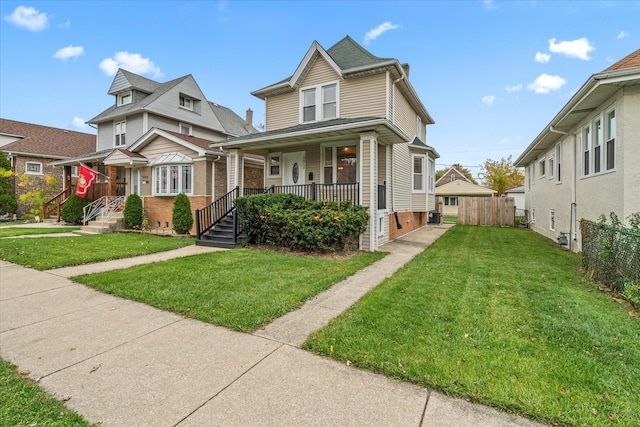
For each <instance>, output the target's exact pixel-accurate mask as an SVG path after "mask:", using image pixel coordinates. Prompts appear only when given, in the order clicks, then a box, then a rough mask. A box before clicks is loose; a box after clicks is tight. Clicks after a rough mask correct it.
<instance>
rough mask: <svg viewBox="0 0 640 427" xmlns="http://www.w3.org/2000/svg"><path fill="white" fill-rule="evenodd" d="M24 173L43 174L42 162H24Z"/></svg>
mask: <svg viewBox="0 0 640 427" xmlns="http://www.w3.org/2000/svg"><path fill="white" fill-rule="evenodd" d="M24 173H26V174H27V175H42V163H40V162H26V163H25V164H24Z"/></svg>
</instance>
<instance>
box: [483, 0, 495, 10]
mask: <svg viewBox="0 0 640 427" xmlns="http://www.w3.org/2000/svg"><path fill="white" fill-rule="evenodd" d="M482 3H483V4H484V8H485V9H486V10H493V9H495V8H496V7H497V6H496V4H495V2H494V1H493V0H484V1H483V2H482Z"/></svg>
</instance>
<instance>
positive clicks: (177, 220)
mask: <svg viewBox="0 0 640 427" xmlns="http://www.w3.org/2000/svg"><path fill="white" fill-rule="evenodd" d="M171 223H172V224H173V230H174V231H175V232H176V233H177V234H186V233H188V232H189V230H191V227H193V215H192V214H191V202H190V201H189V198H188V197H187V195H186V194H184V193H180V194H178V195H177V196H176V198H175V199H173V212H172V214H171Z"/></svg>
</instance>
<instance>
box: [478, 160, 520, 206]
mask: <svg viewBox="0 0 640 427" xmlns="http://www.w3.org/2000/svg"><path fill="white" fill-rule="evenodd" d="M482 169H483V173H484V182H485V185H486V186H487V187H489V188H491V189H493V190H496V191H497V192H498V196H500V195H502V193H504V192H505V191H506V190H508V189H510V188H513V187H518V186H520V185H522V184H524V174H523V173H522V171H520V170H519V169H518V168H516V167H515V166H514V165H513V161H512V160H511V156H509V157H507V158H506V159H505V158H504V157H503V158H501V159H500V160H491V159H487V160H485V161H484V164H483V165H482Z"/></svg>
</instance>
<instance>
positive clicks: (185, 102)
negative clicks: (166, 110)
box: [174, 95, 193, 110]
mask: <svg viewBox="0 0 640 427" xmlns="http://www.w3.org/2000/svg"><path fill="white" fill-rule="evenodd" d="M174 99H175V98H174ZM180 106H181V107H182V108H186V109H187V110H193V99H191V98H189V97H188V96H184V95H180Z"/></svg>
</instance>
